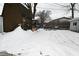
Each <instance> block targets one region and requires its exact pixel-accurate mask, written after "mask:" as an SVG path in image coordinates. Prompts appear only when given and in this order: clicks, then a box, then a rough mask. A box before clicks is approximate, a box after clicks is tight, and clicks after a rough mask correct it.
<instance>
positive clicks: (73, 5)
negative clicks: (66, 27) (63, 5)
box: [71, 3, 75, 19]
mask: <svg viewBox="0 0 79 59" xmlns="http://www.w3.org/2000/svg"><path fill="white" fill-rule="evenodd" d="M74 7H75V3H71V12H72V19H73V18H74Z"/></svg>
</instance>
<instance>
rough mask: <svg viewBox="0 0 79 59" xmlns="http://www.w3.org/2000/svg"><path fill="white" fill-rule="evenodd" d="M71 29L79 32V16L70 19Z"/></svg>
mask: <svg viewBox="0 0 79 59" xmlns="http://www.w3.org/2000/svg"><path fill="white" fill-rule="evenodd" d="M70 30H72V31H76V32H79V18H74V19H72V20H71V21H70Z"/></svg>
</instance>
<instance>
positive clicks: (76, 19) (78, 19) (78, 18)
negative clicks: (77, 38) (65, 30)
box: [71, 17, 79, 21]
mask: <svg viewBox="0 0 79 59" xmlns="http://www.w3.org/2000/svg"><path fill="white" fill-rule="evenodd" d="M71 21H79V17H76V18H74V19H72V20H71Z"/></svg>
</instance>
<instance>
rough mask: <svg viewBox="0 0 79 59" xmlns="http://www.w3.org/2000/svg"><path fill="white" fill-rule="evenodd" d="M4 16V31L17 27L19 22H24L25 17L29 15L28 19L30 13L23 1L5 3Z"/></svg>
mask: <svg viewBox="0 0 79 59" xmlns="http://www.w3.org/2000/svg"><path fill="white" fill-rule="evenodd" d="M2 16H3V29H4V32H10V31H13V30H14V29H15V28H17V27H18V26H19V25H18V24H20V23H22V21H23V18H24V17H26V16H27V17H26V18H27V20H28V18H29V17H28V16H30V15H28V12H27V8H26V7H25V6H24V5H22V4H21V3H5V4H4V7H3V12H2ZM30 18H31V17H30ZM28 22H29V21H27V23H28Z"/></svg>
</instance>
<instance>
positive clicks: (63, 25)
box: [45, 17, 71, 29]
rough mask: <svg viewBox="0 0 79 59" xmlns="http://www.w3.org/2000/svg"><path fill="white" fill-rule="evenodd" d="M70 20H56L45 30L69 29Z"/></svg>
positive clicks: (48, 24) (64, 18) (65, 18)
mask: <svg viewBox="0 0 79 59" xmlns="http://www.w3.org/2000/svg"><path fill="white" fill-rule="evenodd" d="M69 20H71V18H67V17H62V18H58V19H54V20H52V21H50V22H48V23H47V24H46V25H45V28H49V29H69V27H70V21H69Z"/></svg>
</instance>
